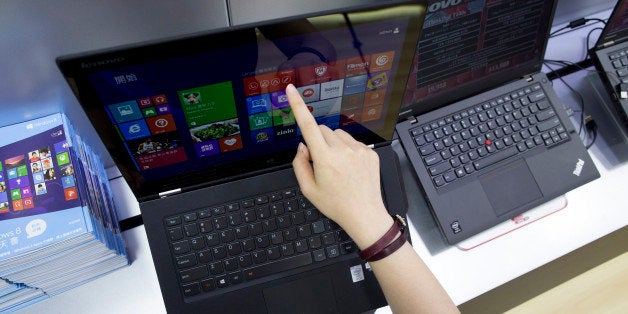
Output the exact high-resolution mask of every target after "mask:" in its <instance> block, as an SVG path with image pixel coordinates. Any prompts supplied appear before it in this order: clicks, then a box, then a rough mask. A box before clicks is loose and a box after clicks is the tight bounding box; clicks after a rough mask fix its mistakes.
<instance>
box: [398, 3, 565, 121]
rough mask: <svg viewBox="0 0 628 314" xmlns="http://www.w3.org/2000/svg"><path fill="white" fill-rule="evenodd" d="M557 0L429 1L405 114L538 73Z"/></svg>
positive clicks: (428, 109)
mask: <svg viewBox="0 0 628 314" xmlns="http://www.w3.org/2000/svg"><path fill="white" fill-rule="evenodd" d="M555 5H556V4H555V1H551V0H550V1H547V0H527V1H519V0H518V1H511V0H452V1H429V5H428V11H427V14H426V18H425V23H424V24H423V25H424V27H423V30H422V31H421V37H420V40H419V45H418V49H417V54H416V56H415V59H414V63H413V70H412V71H413V72H412V74H411V75H410V79H409V81H408V88H407V92H406V94H405V96H404V105H403V107H402V113H401V118H405V117H407V116H408V115H415V114H420V113H425V112H428V111H430V110H433V109H436V108H438V107H441V106H443V105H446V104H448V103H451V102H454V101H457V100H460V99H463V98H466V97H469V96H471V95H474V94H477V93H479V92H481V91H484V90H487V89H491V88H494V87H495V86H497V85H501V84H503V83H505V82H509V81H512V80H514V79H518V78H521V77H522V76H524V75H527V74H531V73H534V72H538V71H539V70H540V69H541V66H542V60H543V55H544V52H545V46H546V42H547V38H548V33H549V30H550V26H551V21H552V14H553V12H554V7H555Z"/></svg>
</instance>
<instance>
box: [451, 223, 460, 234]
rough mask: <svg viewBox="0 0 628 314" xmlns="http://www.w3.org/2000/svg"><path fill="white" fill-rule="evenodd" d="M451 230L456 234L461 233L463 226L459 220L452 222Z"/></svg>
mask: <svg viewBox="0 0 628 314" xmlns="http://www.w3.org/2000/svg"><path fill="white" fill-rule="evenodd" d="M451 231H453V232H454V234H457V233H460V231H462V227H461V226H460V223H459V222H458V220H456V221H454V222H452V223H451Z"/></svg>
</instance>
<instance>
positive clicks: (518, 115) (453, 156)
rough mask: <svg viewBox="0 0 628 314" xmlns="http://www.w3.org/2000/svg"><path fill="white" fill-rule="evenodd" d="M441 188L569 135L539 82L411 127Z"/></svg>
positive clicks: (425, 161) (416, 141) (560, 141)
mask: <svg viewBox="0 0 628 314" xmlns="http://www.w3.org/2000/svg"><path fill="white" fill-rule="evenodd" d="M410 133H411V135H412V137H413V138H414V140H415V143H416V147H417V149H418V150H419V154H420V155H421V157H422V158H423V163H424V164H425V166H426V167H427V170H428V172H429V174H430V176H431V178H432V182H433V184H434V186H435V187H436V188H442V187H444V186H447V185H448V184H451V183H452V182H455V181H457V180H459V179H461V178H464V177H465V176H468V175H470V174H473V173H474V172H476V171H479V170H482V169H485V168H487V167H489V166H491V165H493V164H495V163H497V162H500V161H502V160H505V159H507V158H510V157H512V156H515V155H518V154H522V153H523V152H525V151H527V150H530V149H533V148H535V147H537V146H553V145H557V144H559V143H562V142H564V141H567V140H568V139H569V135H568V133H567V131H566V129H565V127H564V126H563V125H562V123H561V121H560V119H559V118H558V116H557V115H556V112H555V111H554V108H553V107H552V106H551V105H550V103H549V101H548V99H547V97H546V95H545V93H544V92H543V89H542V88H541V86H540V85H539V84H533V85H530V86H528V87H525V88H522V89H519V90H516V91H513V92H511V93H508V94H504V95H501V96H500V97H496V98H494V99H491V100H489V101H486V102H483V103H480V104H477V105H474V106H470V107H468V108H466V109H464V110H461V111H458V112H456V113H454V114H451V115H449V116H446V117H443V118H442V119H437V120H434V121H430V122H427V123H423V124H420V125H418V126H417V127H416V128H413V129H410Z"/></svg>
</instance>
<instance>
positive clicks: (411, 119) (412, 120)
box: [408, 116, 418, 124]
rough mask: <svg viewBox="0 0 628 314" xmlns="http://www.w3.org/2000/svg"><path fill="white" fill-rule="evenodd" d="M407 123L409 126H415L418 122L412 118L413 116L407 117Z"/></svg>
mask: <svg viewBox="0 0 628 314" xmlns="http://www.w3.org/2000/svg"><path fill="white" fill-rule="evenodd" d="M408 121H410V124H415V123H417V122H418V121H417V119H416V117H414V116H409V117H408Z"/></svg>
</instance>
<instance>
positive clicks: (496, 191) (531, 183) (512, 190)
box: [480, 159, 543, 216]
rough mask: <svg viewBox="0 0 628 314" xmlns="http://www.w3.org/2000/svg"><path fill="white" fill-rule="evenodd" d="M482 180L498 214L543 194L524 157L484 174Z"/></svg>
mask: <svg viewBox="0 0 628 314" xmlns="http://www.w3.org/2000/svg"><path fill="white" fill-rule="evenodd" d="M480 182H481V183H482V187H483V188H484V192H485V193H486V196H487V197H488V199H489V201H490V202H491V205H492V206H493V210H494V211H495V214H496V215H497V216H501V215H503V214H506V213H507V212H509V211H511V210H513V209H516V208H518V207H520V206H522V205H524V204H527V203H529V202H532V201H534V200H536V199H538V198H541V197H542V196H543V194H542V193H541V190H540V189H539V187H538V185H537V183H536V181H535V180H534V177H533V176H532V173H531V172H530V168H528V165H527V163H526V162H525V160H523V159H521V160H518V161H516V162H514V163H511V164H508V165H506V166H503V167H501V168H499V169H497V170H495V171H492V172H489V173H487V174H485V175H483V176H482V177H480Z"/></svg>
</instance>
